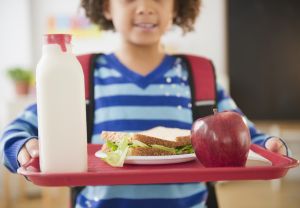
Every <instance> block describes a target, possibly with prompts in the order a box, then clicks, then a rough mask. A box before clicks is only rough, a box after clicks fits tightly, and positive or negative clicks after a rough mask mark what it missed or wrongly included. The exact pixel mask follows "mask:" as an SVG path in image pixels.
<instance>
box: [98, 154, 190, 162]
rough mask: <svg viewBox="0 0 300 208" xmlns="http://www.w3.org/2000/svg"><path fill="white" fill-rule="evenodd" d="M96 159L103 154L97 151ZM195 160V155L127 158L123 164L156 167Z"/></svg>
mask: <svg viewBox="0 0 300 208" xmlns="http://www.w3.org/2000/svg"><path fill="white" fill-rule="evenodd" d="M95 156H96V157H99V158H103V156H104V153H102V152H101V151H97V152H96V153H95ZM195 159H196V155H195V154H183V155H164V156H127V157H126V159H125V162H124V163H125V164H136V165H157V164H172V163H182V162H188V161H192V160H195Z"/></svg>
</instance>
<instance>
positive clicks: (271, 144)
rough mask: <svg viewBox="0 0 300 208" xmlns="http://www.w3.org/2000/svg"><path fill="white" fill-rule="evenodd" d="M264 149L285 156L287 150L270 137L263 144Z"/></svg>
mask: <svg viewBox="0 0 300 208" xmlns="http://www.w3.org/2000/svg"><path fill="white" fill-rule="evenodd" d="M265 147H266V149H268V150H270V151H272V152H275V153H280V154H282V155H287V149H286V146H285V144H284V143H283V142H282V141H281V140H280V139H279V138H277V137H272V138H270V139H268V141H267V142H266V144H265Z"/></svg>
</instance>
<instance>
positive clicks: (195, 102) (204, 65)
mask: <svg viewBox="0 0 300 208" xmlns="http://www.w3.org/2000/svg"><path fill="white" fill-rule="evenodd" d="M99 56H101V54H85V55H80V56H77V58H78V60H79V62H80V64H81V66H82V69H83V72H84V81H85V99H86V104H87V131H88V142H90V140H91V137H92V134H93V124H94V77H93V76H94V73H93V72H94V71H93V70H94V69H95V60H96V59H97V57H99ZM176 56H177V57H181V58H182V59H183V60H184V61H185V62H186V64H187V66H188V67H187V68H188V71H189V75H190V76H189V83H190V87H191V92H192V112H193V120H196V119H197V118H200V117H204V116H207V115H210V114H212V113H213V108H214V107H215V105H216V97H217V96H216V78H215V70H214V67H213V64H212V62H211V61H210V60H208V59H206V58H203V57H199V56H194V55H176Z"/></svg>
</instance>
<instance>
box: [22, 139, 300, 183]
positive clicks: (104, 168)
mask: <svg viewBox="0 0 300 208" xmlns="http://www.w3.org/2000/svg"><path fill="white" fill-rule="evenodd" d="M99 149H100V145H95V144H89V145H88V154H89V155H88V166H89V167H88V172H86V173H64V174H58V173H51V174H46V173H41V172H40V169H39V160H38V158H35V159H32V160H31V161H30V162H29V163H28V164H26V165H25V166H23V167H22V168H20V169H19V170H18V172H19V173H20V174H22V175H24V176H26V177H27V178H28V179H29V180H31V181H32V182H33V183H34V184H36V185H39V186H86V185H116V184H119V185H120V184H154V183H184V182H204V181H223V180H261V179H275V178H280V177H283V176H284V175H285V174H286V173H287V171H288V170H289V169H290V168H293V167H296V166H298V165H299V161H298V160H295V159H293V158H289V157H285V156H281V155H279V154H275V153H272V152H270V151H267V150H265V149H264V148H262V147H259V146H257V145H254V144H252V145H251V150H252V151H254V152H255V153H257V154H259V155H261V156H263V157H265V158H266V159H268V160H270V161H271V162H272V165H271V166H251V167H226V168H224V167H223V168H205V167H203V165H202V164H201V163H200V162H199V161H198V160H194V161H190V162H186V163H178V164H168V165H124V167H121V168H116V167H111V166H109V165H108V164H106V163H105V162H103V161H102V160H101V159H99V158H97V157H95V152H96V151H98V150H99Z"/></svg>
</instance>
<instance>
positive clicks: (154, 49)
mask: <svg viewBox="0 0 300 208" xmlns="http://www.w3.org/2000/svg"><path fill="white" fill-rule="evenodd" d="M116 55H117V57H118V58H119V59H120V61H121V62H122V63H123V64H124V65H125V66H127V67H128V68H129V69H131V70H133V71H134V72H136V73H138V74H141V75H143V76H145V75H147V74H149V73H150V72H152V71H153V70H154V69H155V68H156V67H157V66H158V65H159V64H160V63H161V61H162V60H163V58H164V56H165V53H164V51H163V48H162V46H161V45H160V44H159V43H158V44H155V45H149V46H139V45H133V44H126V43H123V44H122V46H121V48H120V49H119V50H118V51H117V52H116Z"/></svg>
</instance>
